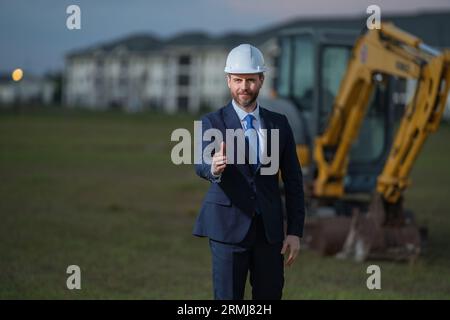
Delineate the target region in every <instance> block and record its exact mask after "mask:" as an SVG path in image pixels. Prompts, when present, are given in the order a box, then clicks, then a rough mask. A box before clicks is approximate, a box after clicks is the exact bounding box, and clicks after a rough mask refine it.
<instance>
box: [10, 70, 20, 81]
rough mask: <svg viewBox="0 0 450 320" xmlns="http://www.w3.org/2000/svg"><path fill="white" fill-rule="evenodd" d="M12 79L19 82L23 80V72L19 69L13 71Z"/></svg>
mask: <svg viewBox="0 0 450 320" xmlns="http://www.w3.org/2000/svg"><path fill="white" fill-rule="evenodd" d="M11 76H12V79H13V80H14V81H20V80H22V78H23V71H22V69H20V68H17V69H16V70H14V71H13V72H12V74H11Z"/></svg>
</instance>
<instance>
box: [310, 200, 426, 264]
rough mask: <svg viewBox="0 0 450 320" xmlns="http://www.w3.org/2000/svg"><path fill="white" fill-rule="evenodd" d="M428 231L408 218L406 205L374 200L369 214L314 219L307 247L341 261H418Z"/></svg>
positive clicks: (356, 211) (311, 219)
mask: <svg viewBox="0 0 450 320" xmlns="http://www.w3.org/2000/svg"><path fill="white" fill-rule="evenodd" d="M425 235H426V229H424V228H422V229H420V228H418V227H417V226H416V224H415V222H414V219H413V218H412V217H407V215H406V214H405V212H404V211H403V206H402V204H401V203H400V204H396V205H395V206H394V205H391V204H388V203H386V202H385V201H384V200H383V199H382V198H381V196H380V195H379V194H376V195H374V196H373V198H372V200H371V203H370V205H369V209H368V212H365V213H361V212H359V211H358V210H357V209H355V210H354V212H353V214H352V217H344V216H337V217H329V218H310V219H308V220H307V222H306V225H305V247H306V248H310V249H313V250H316V251H318V252H320V253H321V254H322V255H334V256H336V257H337V258H341V259H345V258H348V259H354V260H355V261H358V262H362V261H366V260H395V261H410V262H413V261H415V260H416V259H417V258H418V256H419V254H420V252H421V250H422V243H423V240H424V236H425Z"/></svg>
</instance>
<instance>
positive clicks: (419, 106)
mask: <svg viewBox="0 0 450 320" xmlns="http://www.w3.org/2000/svg"><path fill="white" fill-rule="evenodd" d="M355 39H356V41H355ZM278 43H279V50H280V51H279V55H278V61H277V70H278V71H277V76H276V79H275V92H276V97H275V98H274V99H271V100H270V101H266V102H264V103H265V105H268V106H276V108H273V110H275V111H277V112H282V113H285V114H286V115H287V116H288V119H289V121H290V124H291V126H292V128H293V131H294V136H295V139H296V142H297V153H298V155H299V159H300V163H301V165H302V169H303V173H304V180H305V191H306V195H307V212H308V217H307V221H306V226H305V233H304V234H305V237H304V245H305V246H306V247H310V248H312V249H316V250H319V251H320V252H321V253H322V254H327V255H336V256H337V257H340V258H350V257H351V258H354V259H355V260H357V261H363V260H366V259H371V258H381V259H394V260H415V259H416V258H417V257H418V255H419V254H420V252H421V250H422V243H423V239H424V237H425V236H426V229H424V228H419V227H418V226H417V225H416V223H415V221H414V218H413V215H412V214H411V212H409V211H408V210H405V209H404V208H403V193H404V191H405V190H406V188H407V187H408V186H409V185H410V181H409V175H410V172H411V169H412V167H413V165H414V162H415V160H416V158H417V156H418V155H419V154H420V151H421V149H422V146H423V144H424V143H425V140H426V138H427V137H428V135H429V134H430V133H432V132H435V131H436V130H437V128H438V127H439V123H440V120H441V117H442V115H443V112H444V109H445V105H446V102H447V97H448V93H449V89H450V51H448V50H446V51H443V52H440V51H438V50H436V49H434V48H431V47H429V46H427V45H426V44H424V43H423V42H422V40H421V39H419V38H417V37H415V36H413V35H411V34H408V33H406V32H404V31H402V30H400V29H398V28H397V27H395V26H394V25H393V24H391V23H383V24H382V25H381V28H380V29H374V30H367V31H366V32H365V33H364V34H363V35H360V36H358V35H356V34H355V33H354V32H352V31H347V30H317V29H291V30H285V31H283V32H282V33H281V34H280V37H279V39H278ZM269 108H270V107H269Z"/></svg>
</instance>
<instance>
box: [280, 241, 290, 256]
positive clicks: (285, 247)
mask: <svg viewBox="0 0 450 320" xmlns="http://www.w3.org/2000/svg"><path fill="white" fill-rule="evenodd" d="M287 247H288V243H287V241H284V243H283V248H282V249H281V254H285V253H286V250H287Z"/></svg>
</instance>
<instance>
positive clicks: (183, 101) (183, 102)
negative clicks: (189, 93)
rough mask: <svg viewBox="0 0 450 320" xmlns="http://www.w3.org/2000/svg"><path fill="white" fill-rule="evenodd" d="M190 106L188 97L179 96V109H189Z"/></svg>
mask: <svg viewBox="0 0 450 320" xmlns="http://www.w3.org/2000/svg"><path fill="white" fill-rule="evenodd" d="M188 106H189V98H188V97H178V110H180V111H187V110H188Z"/></svg>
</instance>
